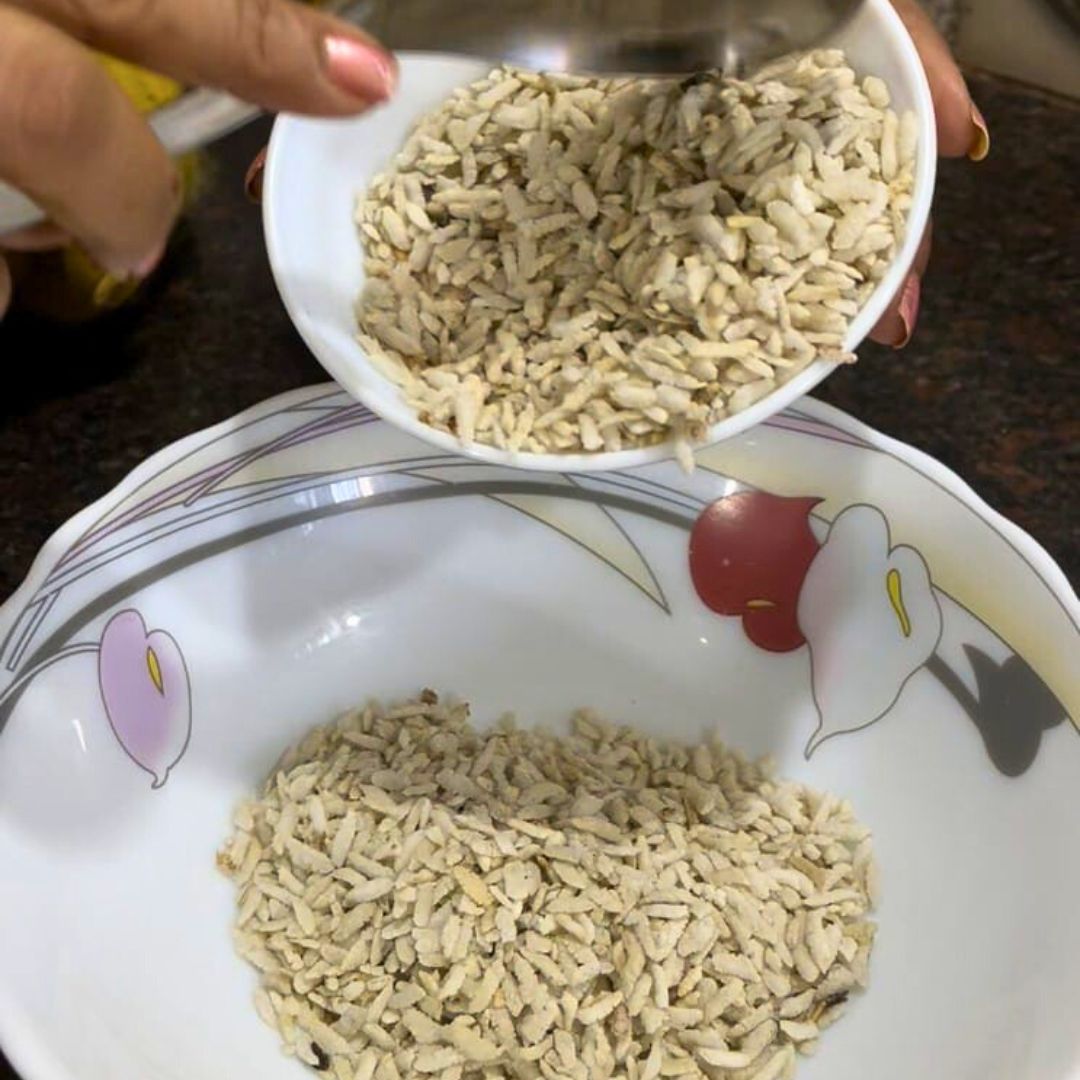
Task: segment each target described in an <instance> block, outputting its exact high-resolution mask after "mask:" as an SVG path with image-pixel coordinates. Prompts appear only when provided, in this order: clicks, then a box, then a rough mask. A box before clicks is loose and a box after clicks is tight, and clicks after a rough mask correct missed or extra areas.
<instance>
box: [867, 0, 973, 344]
mask: <svg viewBox="0 0 1080 1080" xmlns="http://www.w3.org/2000/svg"><path fill="white" fill-rule="evenodd" d="M892 4H893V7H895V8H896V11H897V14H898V15H899V16H900V18H901V19H903V21H904V25H905V26H906V27H907V29H908V33H909V34H911V37H912V39H913V40H914V42H915V47H916V48H917V49H918V50H919V55H920V56H921V57H922V61H923V66H924V67H925V68H926V77H927V79H928V80H929V82H930V93H931V95H932V97H933V99H934V112H935V114H936V117H937V135H938V152H939V153H940V154H941V155H942V157H964V156H967V157H969V158H971V160H972V161H982V160H983V159H984V158H985V157H986V155H987V154H988V153H989V152H990V133H989V131H988V130H987V127H986V121H985V120H984V119H983V116H982V113H980V112H979V109H978V106H977V105H976V104H975V103H974V102H973V101H972V100H971V95H970V94H969V93H968V88H967V84H966V83H965V82H964V77H963V75H961V74H960V69H959V68H958V67H957V66H956V61H955V60H954V59H953V57H952V53H951V52H950V50H949V46H948V45H947V44H946V42H945V40H944V38H942V36H941V35H940V34H939V33H938V31H937V28H936V27H935V26H934V24H933V22H932V21H931V20H930V16H929V15H927V14H926V12H925V11H924V10H923V9H922V7H921V6H920V5H919V4H918V3H917V2H916V0H892ZM930 239H931V228H930V226H928V227H927V229H926V232H925V233H924V234H923V238H922V243H920V245H919V250H918V254H917V255H916V256H915V263H914V265H913V266H912V268H911V272H910V273H909V274H908V277H907V280H906V281H905V282H904V285H903V286H902V287H901V289H900V292H899V293H897V295H896V296H895V297H894V299H893V301H892V303H891V304H890V305H889V308H888V310H887V311H886V312H885V314H884V315H883V316H882V318H881V321H880V322H879V323H878V324H877V326H876V327H875V328H874V330H873V332H872V333H871V335H870V336H871V337H872V338H873V339H874V341H877V342H880V343H881V344H883V345H891V346H892V347H893V348H896V349H902V348H903V347H904V346H905V345H907V343H908V342H909V341H910V340H911V337H912V335H913V334H914V333H915V324H916V323H917V322H918V318H919V302H920V299H921V294H922V278H923V275H924V274H925V273H926V267H927V264H928V263H929V262H930Z"/></svg>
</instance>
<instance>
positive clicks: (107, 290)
mask: <svg viewBox="0 0 1080 1080" xmlns="http://www.w3.org/2000/svg"><path fill="white" fill-rule="evenodd" d="M138 287H139V279H138V278H137V277H135V275H134V274H126V275H123V276H119V275H116V274H105V275H104V276H103V277H102V278H101V279H100V280H99V281H98V283H97V284H96V285H95V286H94V294H93V303H94V307H96V308H98V309H99V310H108V309H110V308H117V307H120V306H121V305H122V304H125V303H126V302H127V301H128V300H129V299H131V297H132V296H134V295H135V291H136V290H137V289H138Z"/></svg>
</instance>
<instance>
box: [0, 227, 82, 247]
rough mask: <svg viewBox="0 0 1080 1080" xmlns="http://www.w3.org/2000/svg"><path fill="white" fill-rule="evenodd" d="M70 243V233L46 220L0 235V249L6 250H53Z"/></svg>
mask: <svg viewBox="0 0 1080 1080" xmlns="http://www.w3.org/2000/svg"><path fill="white" fill-rule="evenodd" d="M70 243H71V234H70V233H67V232H65V231H64V230H63V229H61V228H60V226H59V225H53V224H52V223H51V222H47V221H46V222H43V223H42V224H40V225H31V226H30V228H28V229H20V230H19V231H18V232H13V233H5V234H4V235H3V236H0V249H7V250H8V251H53V250H54V249H56V248H62V247H67V245H68V244H70Z"/></svg>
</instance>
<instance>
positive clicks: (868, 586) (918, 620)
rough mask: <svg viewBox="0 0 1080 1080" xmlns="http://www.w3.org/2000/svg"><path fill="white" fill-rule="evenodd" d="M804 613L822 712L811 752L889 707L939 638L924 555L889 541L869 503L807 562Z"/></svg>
mask: <svg viewBox="0 0 1080 1080" xmlns="http://www.w3.org/2000/svg"><path fill="white" fill-rule="evenodd" d="M798 619H799V627H800V629H801V630H802V632H803V634H804V636H805V637H806V640H807V643H808V644H809V646H810V656H811V670H812V677H813V690H814V700H815V701H816V703H817V706H818V712H819V715H820V723H819V725H818V729H817V731H816V732H814V735H813V737H812V738H811V739H810V742H809V744H808V745H807V749H806V753H807V756H809V755H810V754H812V753H813V752H814V751H815V750H816V749H817V748H818V747H819V746H820V745H821V744H822V743H823V742H824V741H825V740H826V739H829V738H831V737H832V736H833V735H839V734H841V733H843V732H849V731H857V730H858V729H859V728H863V727H866V726H867V725H868V724H872V723H873V722H874V721H875V720H877V719H879V718H880V717H882V716H883V715H884V714H885V713H887V712H888V711H889V709H891V708H892V707H893V705H894V704H895V703H896V700H897V698H899V696H900V692H901V691H902V690H903V688H904V686H905V684H906V683H907V681H908V680H909V679H910V678H911V677H912V675H914V674H915V672H917V671H918V670H919V669H920V668H922V667H923V665H924V664H926V662H927V661H928V660H929V659H930V657H931V656H933V655H934V651H935V650H936V649H937V646H938V642H939V641H940V640H941V630H942V616H941V608H940V606H939V605H938V602H937V598H936V597H935V596H934V591H933V587H932V585H931V582H930V572H929V570H928V569H927V566H926V563H925V562H924V561H923V558H922V556H921V555H920V554H919V553H918V552H917V551H916V550H915V549H914V548H911V547H895V548H891V547H890V541H889V526H888V523H887V522H886V520H885V517H884V515H883V514H882V513H881V511H880V510H878V509H877V508H876V507H872V506H853V507H850V508H849V509H847V510H845V511H844V512H843V513H842V514H840V515H839V517H837V518H836V520H835V521H834V522H833V525H832V528H831V529H830V530H829V536H828V539H827V540H826V542H825V544H824V545H823V546H822V548H821V551H819V552H818V554H817V555H816V556H815V558H814V561H813V562H812V563H811V564H810V569H809V570H808V571H807V574H806V579H805V581H804V583H803V587H802V590H801V592H800V594H799V605H798Z"/></svg>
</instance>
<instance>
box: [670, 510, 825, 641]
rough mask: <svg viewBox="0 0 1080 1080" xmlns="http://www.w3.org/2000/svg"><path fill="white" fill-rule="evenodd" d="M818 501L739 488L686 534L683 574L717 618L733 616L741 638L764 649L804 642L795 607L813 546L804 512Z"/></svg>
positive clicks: (707, 512)
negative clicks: (685, 571) (738, 623)
mask: <svg viewBox="0 0 1080 1080" xmlns="http://www.w3.org/2000/svg"><path fill="white" fill-rule="evenodd" d="M819 502H821V500H820V499H812V498H790V499H789V498H785V497H783V496H780V495H770V494H769V493H768V492H765V491H740V492H737V493H736V494H734V495H728V496H726V497H725V498H723V499H718V500H717V501H716V502H714V503H713V504H712V505H711V506H709V507H707V508H706V509H705V511H704V512H703V513H702V515H701V517H699V518H698V519H697V522H696V523H695V524H694V528H693V531H692V532H691V534H690V576H691V578H692V579H693V582H694V588H695V589H696V590H697V594H698V596H700V597H701V599H702V600H703V601H704V602H705V604H706V605H707V606H708V607H709V608H711V609H712V610H713V611H715V612H716V613H717V614H719V615H738V616H740V617H741V618H742V621H743V630H744V631H745V633H746V636H747V637H748V638H749V639H750V640H751V641H752V642H753V643H754V644H755V645H757V646H758V647H759V648H762V649H767V650H768V651H769V652H791V651H792V650H793V649H797V648H799V646H800V645H802V644H804V642H805V640H806V639H805V638H804V637H803V635H802V631H801V630H800V629H799V623H798V618H797V614H796V612H797V607H798V600H799V591H800V590H801V589H802V584H803V579H804V578H805V577H806V572H807V570H808V569H809V567H810V563H811V562H813V560H814V556H815V555H817V553H818V547H819V546H820V545H819V544H818V542H817V540H816V538H815V537H814V534H813V531H812V530H811V528H810V512H811V511H812V510H813V509H814V507H815V506H817V504H818V503H819Z"/></svg>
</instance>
